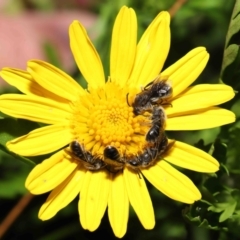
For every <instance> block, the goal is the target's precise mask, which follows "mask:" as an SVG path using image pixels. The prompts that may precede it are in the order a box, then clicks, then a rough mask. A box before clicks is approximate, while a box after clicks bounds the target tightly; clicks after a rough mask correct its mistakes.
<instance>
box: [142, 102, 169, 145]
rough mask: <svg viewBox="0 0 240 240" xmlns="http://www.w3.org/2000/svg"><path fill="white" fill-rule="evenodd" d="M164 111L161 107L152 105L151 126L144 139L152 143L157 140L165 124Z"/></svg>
mask: <svg viewBox="0 0 240 240" xmlns="http://www.w3.org/2000/svg"><path fill="white" fill-rule="evenodd" d="M165 119H166V116H165V113H164V110H163V108H162V107H160V106H154V107H153V108H152V116H151V120H152V127H151V128H150V130H149V131H148V133H147V134H146V141H147V142H150V143H154V142H156V141H157V140H158V138H159V136H160V135H161V134H162V132H163V129H164V124H165Z"/></svg>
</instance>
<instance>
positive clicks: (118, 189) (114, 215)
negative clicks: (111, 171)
mask: <svg viewBox="0 0 240 240" xmlns="http://www.w3.org/2000/svg"><path fill="white" fill-rule="evenodd" d="M128 215H129V200H128V195H127V191H126V189H125V184H124V179H123V175H122V173H117V174H115V175H114V176H113V178H112V183H111V190H110V194H109V199H108V216H109V221H110V224H111V226H112V229H113V232H114V234H115V236H116V237H118V238H122V237H123V236H124V235H125V233H126V231H127V223H128Z"/></svg>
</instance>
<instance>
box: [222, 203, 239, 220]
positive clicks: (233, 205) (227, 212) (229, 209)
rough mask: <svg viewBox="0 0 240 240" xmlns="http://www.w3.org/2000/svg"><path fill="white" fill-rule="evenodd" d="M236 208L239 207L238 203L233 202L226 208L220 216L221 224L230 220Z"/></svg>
mask: <svg viewBox="0 0 240 240" xmlns="http://www.w3.org/2000/svg"><path fill="white" fill-rule="evenodd" d="M236 206H237V202H236V201H234V202H231V203H230V204H229V205H228V206H227V207H226V209H225V210H224V212H223V213H222V214H221V215H220V217H219V222H223V221H225V220H227V219H228V218H230V217H231V216H232V215H233V213H234V211H235V208H236Z"/></svg>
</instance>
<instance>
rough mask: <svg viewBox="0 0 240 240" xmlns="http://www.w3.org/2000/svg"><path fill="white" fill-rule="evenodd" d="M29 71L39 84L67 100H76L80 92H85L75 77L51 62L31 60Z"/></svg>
mask: <svg viewBox="0 0 240 240" xmlns="http://www.w3.org/2000/svg"><path fill="white" fill-rule="evenodd" d="M28 71H29V73H30V74H31V75H32V77H33V78H34V80H35V81H36V82H37V83H38V84H39V85H41V86H42V87H43V88H45V89H47V90H48V91H50V92H52V93H54V94H56V95H58V96H60V97H62V98H65V99H66V100H69V101H74V100H75V99H76V98H77V97H78V96H79V94H84V90H83V89H82V87H81V86H80V85H79V84H78V83H77V82H76V81H75V80H74V79H72V78H71V77H70V76H69V75H67V74H66V73H65V72H63V71H61V70H60V69H58V68H56V67H54V66H53V65H51V64H49V63H46V62H43V61H40V60H34V61H29V62H28Z"/></svg>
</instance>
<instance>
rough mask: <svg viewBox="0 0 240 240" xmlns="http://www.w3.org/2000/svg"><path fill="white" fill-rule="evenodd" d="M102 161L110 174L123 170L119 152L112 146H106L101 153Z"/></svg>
mask: <svg viewBox="0 0 240 240" xmlns="http://www.w3.org/2000/svg"><path fill="white" fill-rule="evenodd" d="M103 156H104V161H105V162H106V163H107V169H108V170H109V171H110V172H116V171H118V170H121V169H123V167H124V161H123V158H121V156H120V153H119V151H118V150H117V148H116V147H114V146H111V145H109V146H107V147H106V148H105V149H104V151H103Z"/></svg>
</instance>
